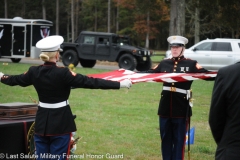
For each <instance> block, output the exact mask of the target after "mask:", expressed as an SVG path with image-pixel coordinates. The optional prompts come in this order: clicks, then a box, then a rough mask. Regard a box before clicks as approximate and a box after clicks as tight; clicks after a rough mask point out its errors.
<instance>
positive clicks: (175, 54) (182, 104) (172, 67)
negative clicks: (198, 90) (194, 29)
mask: <svg viewBox="0 0 240 160" xmlns="http://www.w3.org/2000/svg"><path fill="white" fill-rule="evenodd" d="M167 41H168V42H169V43H170V48H171V53H172V58H169V59H164V60H162V61H161V62H160V63H159V64H158V65H157V66H156V67H155V68H153V69H150V70H148V71H144V72H140V73H203V72H208V70H206V69H204V68H202V67H201V66H200V65H199V64H198V63H197V61H195V60H191V59H188V58H185V57H184V50H185V45H186V44H187V43H188V39H186V38H185V37H182V36H170V37H168V39H167ZM191 84H192V81H186V82H176V83H166V82H164V83H163V88H162V93H161V100H160V103H159V108H158V115H159V125H160V137H161V151H162V158H163V160H183V159H184V150H185V142H186V132H187V130H188V128H189V126H190V117H191V116H192V109H191V105H192V102H191V91H190V88H191Z"/></svg>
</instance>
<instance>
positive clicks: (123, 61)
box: [118, 54, 137, 71]
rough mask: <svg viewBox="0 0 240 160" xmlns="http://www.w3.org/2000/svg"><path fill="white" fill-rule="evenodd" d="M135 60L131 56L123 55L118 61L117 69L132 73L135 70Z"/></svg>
mask: <svg viewBox="0 0 240 160" xmlns="http://www.w3.org/2000/svg"><path fill="white" fill-rule="evenodd" d="M136 65H137V60H136V58H135V57H134V56H133V55H131V54H123V55H122V56H121V57H120V58H119V60H118V66H119V68H123V69H127V70H131V71H133V70H134V69H135V68H136Z"/></svg>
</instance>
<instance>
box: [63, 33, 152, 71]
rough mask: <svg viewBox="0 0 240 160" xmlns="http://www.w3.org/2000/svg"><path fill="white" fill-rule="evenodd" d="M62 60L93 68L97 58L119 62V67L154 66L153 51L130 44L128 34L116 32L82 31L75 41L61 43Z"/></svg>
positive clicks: (65, 62) (66, 64)
mask: <svg viewBox="0 0 240 160" xmlns="http://www.w3.org/2000/svg"><path fill="white" fill-rule="evenodd" d="M61 48H62V49H63V52H61V58H62V62H63V64H64V65H65V66H68V65H69V64H74V66H77V65H78V62H80V64H81V65H82V67H88V68H92V67H94V65H95V64H96V60H100V61H109V62H118V65H119V68H123V69H127V70H134V69H136V70H138V71H144V70H149V69H150V68H151V67H152V61H151V58H150V56H151V55H152V54H153V52H152V51H150V50H147V49H144V48H140V47H134V46H131V45H130V39H129V37H128V36H120V35H117V34H114V33H105V32H89V31H82V32H81V33H80V35H79V36H78V38H77V39H76V40H75V43H68V42H64V43H63V44H62V45H61Z"/></svg>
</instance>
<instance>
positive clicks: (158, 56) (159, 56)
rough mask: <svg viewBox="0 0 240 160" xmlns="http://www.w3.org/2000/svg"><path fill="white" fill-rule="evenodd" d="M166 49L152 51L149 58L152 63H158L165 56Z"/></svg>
mask: <svg viewBox="0 0 240 160" xmlns="http://www.w3.org/2000/svg"><path fill="white" fill-rule="evenodd" d="M165 53H166V51H154V54H153V56H151V60H152V61H153V63H159V62H160V61H161V60H163V58H165Z"/></svg>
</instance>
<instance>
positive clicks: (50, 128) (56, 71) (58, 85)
mask: <svg viewBox="0 0 240 160" xmlns="http://www.w3.org/2000/svg"><path fill="white" fill-rule="evenodd" d="M62 42H63V38H62V37H61V36H49V37H46V38H44V39H42V40H40V41H39V42H38V43H37V44H36V47H37V48H39V49H41V54H40V59H42V60H43V61H44V64H43V65H40V66H32V67H30V68H29V70H28V71H27V72H26V73H24V74H20V75H5V74H3V73H1V72H0V80H1V82H2V83H4V84H7V85H10V86H15V85H20V86H22V87H26V86H29V85H33V86H34V88H35V89H36V91H37V94H38V98H39V106H38V111H37V114H36V119H35V136H34V141H35V145H36V152H37V155H38V158H37V159H38V160H41V159H44V160H47V159H58V160H65V159H67V155H68V154H69V149H70V148H69V147H70V139H71V133H72V132H75V131H76V125H75V122H74V117H73V114H72V111H71V109H70V105H69V101H68V98H69V95H70V91H71V87H74V88H90V89H119V88H121V87H127V88H130V87H131V85H132V83H131V81H130V80H128V79H126V80H124V81H121V82H115V81H109V80H104V79H98V78H90V77H87V76H84V75H81V74H77V73H74V72H72V71H70V70H69V69H68V68H64V67H58V66H57V65H56V62H57V60H58V59H59V51H61V48H60V44H61V43H62Z"/></svg>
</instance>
